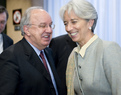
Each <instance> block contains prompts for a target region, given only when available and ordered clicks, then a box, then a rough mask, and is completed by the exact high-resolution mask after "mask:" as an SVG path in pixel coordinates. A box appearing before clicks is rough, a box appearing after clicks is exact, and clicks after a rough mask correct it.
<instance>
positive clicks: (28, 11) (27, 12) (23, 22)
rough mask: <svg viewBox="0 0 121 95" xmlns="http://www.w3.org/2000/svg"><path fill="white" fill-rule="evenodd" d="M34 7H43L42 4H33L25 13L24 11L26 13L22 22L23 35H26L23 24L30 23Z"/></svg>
mask: <svg viewBox="0 0 121 95" xmlns="http://www.w3.org/2000/svg"><path fill="white" fill-rule="evenodd" d="M34 9H42V7H40V6H32V7H30V8H28V9H27V10H26V11H25V13H24V15H23V17H22V19H21V23H20V27H21V34H22V36H24V34H25V33H24V30H23V26H24V25H28V24H30V16H31V11H32V10H34Z"/></svg>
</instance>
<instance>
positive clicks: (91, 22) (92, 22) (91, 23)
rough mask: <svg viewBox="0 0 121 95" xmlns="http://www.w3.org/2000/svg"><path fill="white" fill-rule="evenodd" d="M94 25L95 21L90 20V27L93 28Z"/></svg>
mask: <svg viewBox="0 0 121 95" xmlns="http://www.w3.org/2000/svg"><path fill="white" fill-rule="evenodd" d="M93 24H94V19H90V20H89V27H92V26H93Z"/></svg>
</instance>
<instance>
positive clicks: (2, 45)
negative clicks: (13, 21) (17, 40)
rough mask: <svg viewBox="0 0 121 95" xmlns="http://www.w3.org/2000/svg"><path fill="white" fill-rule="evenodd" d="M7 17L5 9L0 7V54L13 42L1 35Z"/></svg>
mask: <svg viewBox="0 0 121 95" xmlns="http://www.w3.org/2000/svg"><path fill="white" fill-rule="evenodd" d="M8 16H9V15H8V12H7V10H6V8H5V7H3V6H1V5H0V54H1V53H2V52H3V50H5V49H6V48H7V47H9V46H10V45H12V44H13V40H12V39H11V38H10V37H9V36H7V35H6V34H4V33H3V31H4V29H5V26H6V23H7V20H8Z"/></svg>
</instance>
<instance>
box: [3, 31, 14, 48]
mask: <svg viewBox="0 0 121 95" xmlns="http://www.w3.org/2000/svg"><path fill="white" fill-rule="evenodd" d="M2 35H3V50H5V49H6V48H8V47H9V46H11V45H13V40H12V39H11V38H10V37H9V36H7V35H6V34H4V33H2Z"/></svg>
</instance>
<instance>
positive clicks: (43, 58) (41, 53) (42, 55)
mask: <svg viewBox="0 0 121 95" xmlns="http://www.w3.org/2000/svg"><path fill="white" fill-rule="evenodd" d="M40 57H41V58H42V61H43V63H44V66H45V68H46V70H47V71H48V72H49V70H48V67H47V63H46V60H45V57H44V54H43V52H42V51H41V52H40Z"/></svg>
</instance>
